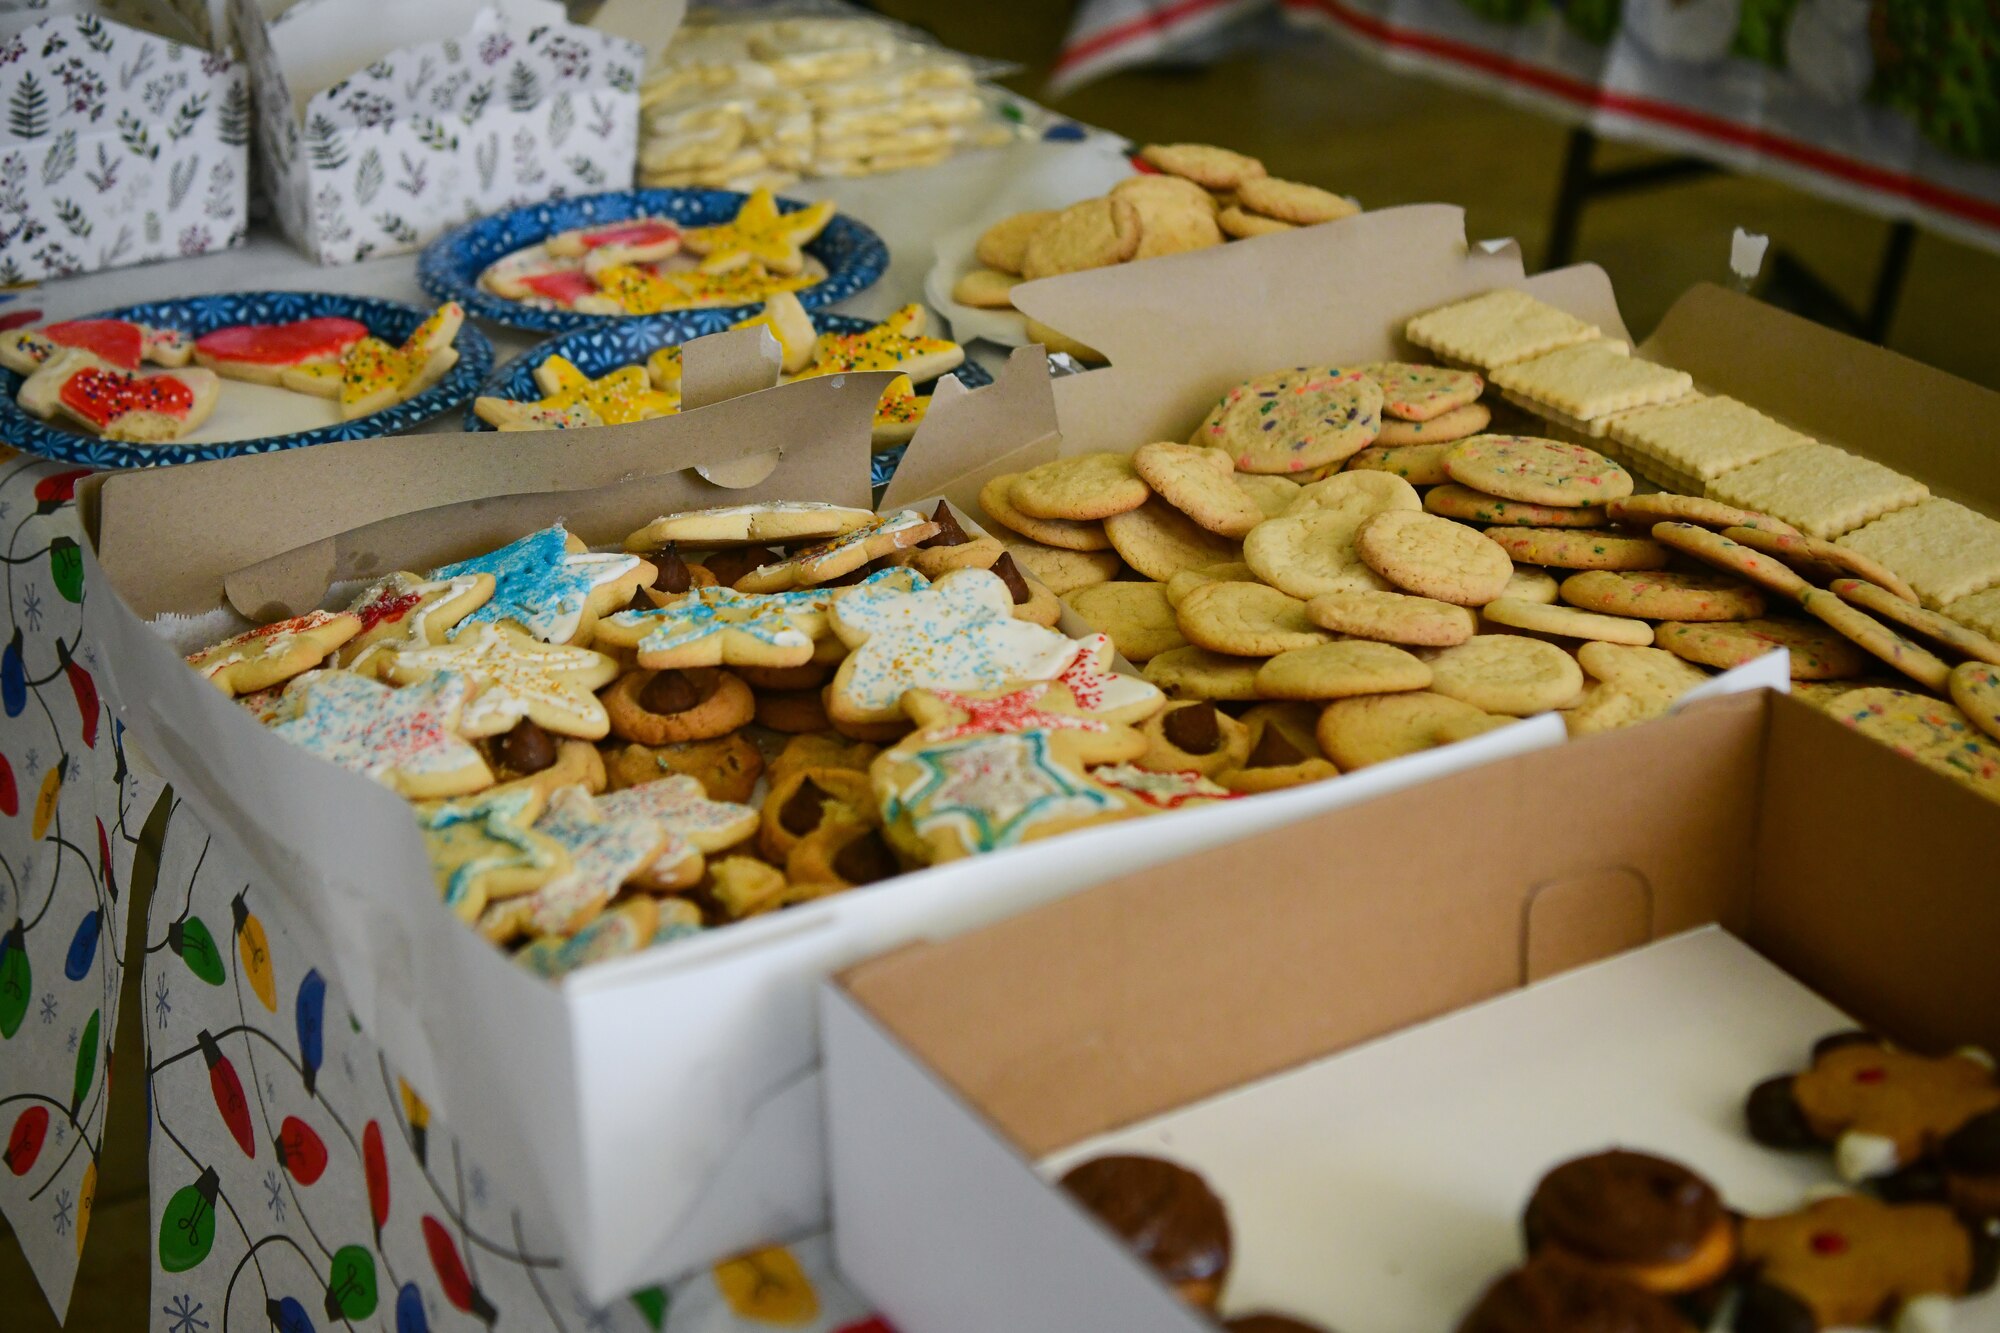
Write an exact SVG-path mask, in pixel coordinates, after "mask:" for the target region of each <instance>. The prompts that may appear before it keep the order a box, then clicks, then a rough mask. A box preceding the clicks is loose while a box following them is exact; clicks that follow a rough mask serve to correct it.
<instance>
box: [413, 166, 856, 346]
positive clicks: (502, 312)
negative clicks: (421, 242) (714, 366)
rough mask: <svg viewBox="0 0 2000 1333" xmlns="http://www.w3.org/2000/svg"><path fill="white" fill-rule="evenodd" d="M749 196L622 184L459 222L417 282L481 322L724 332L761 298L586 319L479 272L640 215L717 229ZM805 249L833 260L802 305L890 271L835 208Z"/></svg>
mask: <svg viewBox="0 0 2000 1333" xmlns="http://www.w3.org/2000/svg"><path fill="white" fill-rule="evenodd" d="M745 197H746V196H744V195H742V194H739V193H738V192H736V191H735V190H620V191H614V192H612V193H610V194H586V195H576V196H573V197H571V198H568V199H550V200H547V201H546V202H543V203H539V204H530V205H529V206H528V207H526V208H517V209H515V210H514V211H513V212H511V213H496V214H495V215H493V216H492V217H488V218H480V219H479V220H478V221H476V222H468V223H466V224H464V225H463V226H460V227H454V228H453V229H452V230H450V231H448V232H446V233H445V234H444V235H442V236H440V237H438V238H437V239H436V240H435V241H432V242H431V243H430V244H429V245H427V246H425V247H424V253H423V255H422V257H421V258H420V259H418V261H417V279H418V281H420V282H422V283H423V285H424V290H425V291H426V292H429V293H430V294H431V295H432V296H434V297H436V298H437V299H438V300H440V301H458V302H460V303H462V304H463V305H464V306H465V308H466V309H467V310H468V311H470V312H471V313H473V314H475V315H477V316H479V318H481V319H490V320H492V321H493V322H494V323H496V324H505V325H509V326H510V327H513V328H517V329H539V330H541V331H542V332H544V333H570V332H573V331H574V330H577V329H592V328H602V327H604V326H606V325H619V324H624V323H627V322H629V321H630V320H633V319H640V318H643V319H647V320H664V321H668V322H671V323H673V324H675V325H676V326H678V328H679V338H680V340H681V341H686V340H687V339H689V338H694V337H699V336H700V335H702V334H704V333H720V332H721V331H722V330H724V329H726V328H728V327H729V326H730V325H731V324H734V323H735V322H736V321H737V320H739V319H743V318H745V317H746V316H749V315H753V314H755V313H756V312H757V311H758V310H759V309H761V308H762V305H763V303H762V302H751V303H749V304H747V305H738V306H716V307H713V308H711V309H705V310H669V311H663V312H661V313H660V314H657V315H644V316H636V315H585V314H580V313H578V312H577V311H574V310H548V309H543V308H542V307H540V306H531V305H526V304H524V303H522V302H520V301H507V300H503V299H501V298H500V297H498V296H495V295H494V294H493V293H491V292H489V291H487V290H486V289H485V288H484V287H481V286H480V285H479V275H480V274H481V273H484V272H485V271H486V269H487V266H488V265H490V264H492V263H493V262H494V261H495V260H497V259H502V258H505V257H506V256H507V255H510V254H512V253H514V251H516V250H519V249H521V248H522V247H524V246H529V245H534V244H536V243H537V242H540V241H545V240H547V239H548V238H549V237H551V236H553V235H555V234H556V233H557V232H559V231H568V230H570V229H571V228H573V227H589V226H595V225H597V224H599V223H605V222H622V221H624V220H625V219H627V218H634V217H665V218H670V219H672V220H673V221H674V222H676V223H679V224H680V225H681V226H683V227H712V226H714V225H715V224H716V223H718V222H727V221H729V220H730V219H731V218H733V217H735V216H736V210H738V209H739V208H741V207H742V206H743V200H744V199H745ZM804 207H806V204H805V202H804V201H802V200H798V199H780V200H778V209H779V211H780V212H784V213H794V212H797V211H798V210H799V209H801V208H804ZM805 251H806V253H807V254H809V255H811V256H812V257H813V258H815V259H817V260H819V262H820V263H821V264H824V265H825V266H826V278H825V279H824V280H823V281H821V282H817V283H814V284H813V285H812V286H810V287H806V288H802V289H801V290H800V291H799V292H798V298H799V304H800V305H803V306H804V307H805V308H806V309H808V310H818V309H820V308H821V307H823V306H830V305H832V304H834V303H835V302H837V301H845V300H846V299H847V298H848V297H850V296H852V295H854V294H855V293H856V292H860V291H865V290H867V289H868V288H869V287H871V286H873V285H874V284H875V282H876V280H877V279H879V278H880V277H881V276H882V274H883V272H884V271H886V270H887V269H888V267H889V247H888V246H886V245H884V244H883V243H882V238H881V237H880V236H878V235H876V234H875V231H874V229H873V228H871V227H868V226H867V225H865V224H863V223H860V222H856V221H855V220H854V219H853V218H850V217H848V216H846V215H845V214H836V215H835V216H834V219H833V221H831V222H829V223H827V224H826V230H825V231H822V232H821V233H820V234H819V235H818V236H817V237H816V238H814V239H813V241H812V242H811V243H810V244H808V245H807V246H806V247H805Z"/></svg>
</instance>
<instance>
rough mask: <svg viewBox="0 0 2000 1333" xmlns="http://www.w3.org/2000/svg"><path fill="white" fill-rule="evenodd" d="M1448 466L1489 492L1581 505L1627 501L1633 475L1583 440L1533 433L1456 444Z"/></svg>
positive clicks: (1507, 497)
mask: <svg viewBox="0 0 2000 1333" xmlns="http://www.w3.org/2000/svg"><path fill="white" fill-rule="evenodd" d="M1444 470H1445V471H1446V472H1447V473H1449V474H1450V475H1451V479H1452V480H1453V481H1455V482H1458V483H1459V484H1460V485H1462V486H1469V487H1471V488H1472V489H1473V490H1475V491H1479V492H1480V493H1482V494H1485V495H1495V496H1498V497H1500V498H1501V499H1503V500H1520V501H1522V502H1524V503H1527V504H1538V505H1555V506H1558V507H1568V508H1577V507H1581V506H1584V505H1601V504H1605V503H1607V502H1608V501H1611V500H1618V499H1623V498H1624V497H1625V496H1628V495H1630V494H1631V493H1632V474H1631V473H1629V472H1627V471H1626V470H1625V469H1624V468H1622V467H1620V466H1619V465H1618V464H1616V463H1614V462H1612V461H1611V460H1610V459H1609V458H1606V457H1605V456H1604V455H1603V454H1600V453H1598V452H1597V451H1596V450H1595V449H1586V448H1584V447H1583V446H1582V445H1580V444H1563V443H1560V442H1559V441H1556V440H1544V439H1538V438H1536V437H1535V436H1532V435H1474V436H1471V437H1469V438H1467V439H1464V440H1460V441H1459V442H1458V443H1457V444H1455V445H1453V446H1452V448H1451V452H1449V453H1447V454H1446V455H1445V459H1444Z"/></svg>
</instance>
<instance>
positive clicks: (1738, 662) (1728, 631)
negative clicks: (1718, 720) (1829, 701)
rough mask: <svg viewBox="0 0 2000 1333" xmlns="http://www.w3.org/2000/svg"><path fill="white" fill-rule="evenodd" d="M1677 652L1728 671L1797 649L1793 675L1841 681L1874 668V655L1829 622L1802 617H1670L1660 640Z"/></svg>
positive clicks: (1658, 632)
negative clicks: (1780, 651) (1694, 620)
mask: <svg viewBox="0 0 2000 1333" xmlns="http://www.w3.org/2000/svg"><path fill="white" fill-rule="evenodd" d="M1653 641H1654V642H1655V643H1657V644H1658V645H1659V646H1660V647H1662V648H1664V649H1666V650H1667V651H1668V652H1670V653H1672V654H1673V655H1674V656H1675V657H1678V658H1682V659H1683V660H1685V661H1689V662H1698V663H1700V664H1701V665H1702V666H1708V667H1714V668H1716V669H1717V670H1719V671H1727V670H1728V669H1729V668H1731V667H1739V666H1742V665H1743V664H1744V663H1746V662H1753V661H1755V660H1756V659H1758V658H1760V657H1762V656H1763V655H1764V654H1766V653H1768V652H1771V651H1772V650H1773V649H1777V648H1783V649H1785V650H1786V651H1787V652H1789V653H1790V654H1791V658H1792V663H1791V670H1792V679H1793V680H1840V679H1843V678H1845V677H1848V676H1858V675H1860V674H1861V673H1862V672H1864V671H1866V670H1867V669H1868V655H1867V654H1866V653H1864V652H1862V651H1861V650H1860V649H1859V648H1857V647H1855V646H1854V645H1853V644H1851V643H1849V642H1848V641H1847V640H1846V639H1845V638H1844V637H1842V636H1841V635H1840V634H1838V633H1836V632H1835V631H1833V630H1831V629H1828V628H1827V627H1826V626H1824V625H1821V624H1818V623H1811V622H1806V621H1799V620H1726V621H1716V622H1710V623H1705V624H1691V623H1689V622H1687V621H1680V620H1669V621H1665V622H1663V623H1661V624H1659V625H1656V626H1654V640H1653Z"/></svg>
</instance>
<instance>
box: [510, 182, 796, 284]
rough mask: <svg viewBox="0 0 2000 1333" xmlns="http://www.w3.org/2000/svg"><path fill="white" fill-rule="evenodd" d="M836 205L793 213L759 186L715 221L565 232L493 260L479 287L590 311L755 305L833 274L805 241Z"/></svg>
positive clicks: (653, 220) (655, 221) (635, 223)
mask: <svg viewBox="0 0 2000 1333" xmlns="http://www.w3.org/2000/svg"><path fill="white" fill-rule="evenodd" d="M834 213H835V209H834V206H833V205H832V204H830V203H827V202H825V201H821V202H820V203H816V204H808V205H806V206H804V207H801V208H795V209H792V210H791V211H789V212H787V211H785V210H783V209H780V208H779V207H778V201H777V198H776V196H774V195H773V194H772V193H771V192H770V191H769V190H767V189H759V190H755V191H753V192H752V193H751V194H750V195H749V196H748V197H747V198H746V199H745V200H744V201H743V204H742V205H741V207H739V208H738V209H737V211H736V215H735V216H734V217H733V218H731V219H730V220H729V221H728V222H718V223H715V224H713V225H711V226H706V227H687V228H683V227H681V226H680V225H679V224H678V223H675V222H674V221H672V220H671V219H669V218H659V217H637V218H628V219H625V220H623V221H619V222H607V223H602V224H599V225H597V226H591V227H572V228H571V229H569V230H568V231H559V232H557V233H555V235H553V236H550V237H548V238H547V239H546V240H542V241H538V242H536V243H535V244H533V245H526V246H522V247H521V248H520V249H518V250H514V251H512V252H510V253H508V254H505V255H502V256H501V257H500V258H499V259H496V260H494V261H493V262H492V263H491V264H489V265H487V266H486V269H485V270H484V271H483V272H482V273H480V275H479V285H480V286H481V287H483V288H485V289H486V290H487V291H489V292H492V293H493V294H494V295H495V296H498V297H500V298H501V299H502V300H506V301H519V302H521V303H522V304H524V305H530V306H535V307H538V308H541V309H549V310H574V311H577V312H578V313H579V314H585V315H657V314H659V313H661V312H662V311H667V310H699V309H703V308H706V307H710V306H732V305H748V304H750V303H751V302H754V301H761V300H765V299H766V298H768V297H770V296H772V295H773V294H775V293H778V292H796V291H802V290H804V289H805V288H807V287H810V286H812V285H814V284H815V283H817V282H820V281H822V280H824V279H825V277H826V269H825V267H824V266H822V265H821V264H820V263H819V261H818V260H816V259H814V258H813V257H812V256H810V255H808V254H807V253H806V252H805V247H806V246H807V245H809V244H811V242H812V240H813V238H815V237H816V236H818V235H819V234H820V233H821V232H822V231H825V230H826V225H827V223H829V222H831V221H833V218H834Z"/></svg>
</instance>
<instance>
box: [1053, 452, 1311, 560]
mask: <svg viewBox="0 0 2000 1333" xmlns="http://www.w3.org/2000/svg"><path fill="white" fill-rule="evenodd" d="M1130 465H1131V467H1132V468H1133V469H1134V470H1135V471H1136V473H1137V475H1138V477H1139V478H1140V480H1141V481H1142V482H1143V483H1144V484H1145V485H1147V486H1150V487H1152V488H1153V491H1154V493H1155V494H1157V495H1158V496H1159V497H1160V498H1161V499H1162V500H1165V501H1166V502H1167V503H1168V504H1170V505H1172V506H1173V507H1174V508H1176V509H1178V510H1180V511H1181V512H1182V513H1183V514H1186V515H1187V516H1188V517H1189V518H1191V519H1193V520H1194V521H1195V522H1196V523H1199V524H1200V525H1201V526H1202V527H1204V528H1207V529H1208V530H1209V531H1210V532H1214V533H1218V534H1220V535H1222V536H1224V537H1231V538H1234V539H1236V540H1238V541H1240V540H1242V539H1243V537H1244V536H1245V535H1246V534H1248V533H1249V531H1250V529H1252V528H1254V527H1256V526H1257V525H1258V524H1259V523H1262V522H1263V521H1264V518H1265V514H1264V509H1263V506H1261V505H1259V504H1258V503H1257V502H1256V501H1255V500H1253V499H1251V498H1250V496H1249V495H1248V494H1247V493H1246V492H1245V491H1244V490H1243V489H1242V488H1241V487H1239V486H1238V485H1237V484H1236V476H1237V474H1236V469H1235V468H1234V467H1233V466H1232V465H1231V464H1230V462H1229V456H1228V455H1227V454H1225V453H1223V452H1222V451H1221V450H1220V449H1204V448H1201V447H1200V446H1198V445H1192V444H1176V443H1161V444H1142V445H1140V446H1139V448H1138V449H1137V450H1135V451H1134V452H1133V454H1132V458H1131V464H1130ZM1244 475H1246V476H1247V475H1251V474H1247V473H1246V474H1244ZM1270 480H1274V481H1277V482H1280V483H1281V484H1284V485H1288V486H1289V485H1291V483H1289V482H1286V481H1284V479H1283V478H1281V477H1279V478H1270ZM1292 489H1293V490H1294V491H1296V490H1297V487H1293V488H1292ZM1017 499H1018V497H1017ZM1287 503H1289V500H1287Z"/></svg>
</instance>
